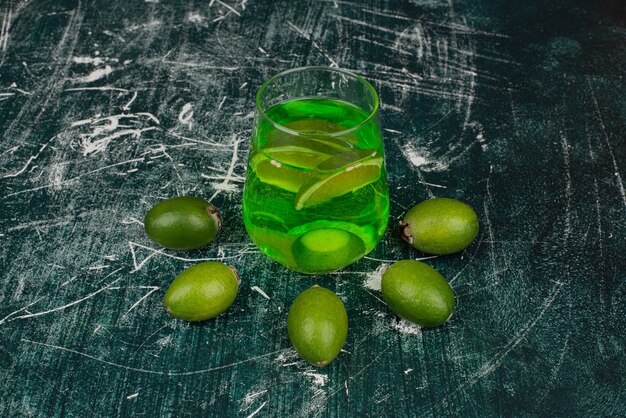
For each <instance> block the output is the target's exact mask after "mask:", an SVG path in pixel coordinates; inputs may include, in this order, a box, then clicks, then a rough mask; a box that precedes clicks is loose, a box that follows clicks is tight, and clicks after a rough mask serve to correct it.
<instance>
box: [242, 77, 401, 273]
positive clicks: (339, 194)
mask: <svg viewBox="0 0 626 418" xmlns="http://www.w3.org/2000/svg"><path fill="white" fill-rule="evenodd" d="M378 105H379V101H378V95H377V93H376V91H375V90H374V88H373V87H372V85H371V84H370V83H369V82H368V81H367V80H365V79H364V78H362V77H360V76H358V75H356V74H354V73H352V72H350V71H346V70H343V69H337V68H329V67H304V68H295V69H291V70H287V71H284V72H282V73H280V74H277V75H275V76H273V77H272V78H270V79H269V80H268V81H266V82H265V83H264V84H263V85H262V86H261V88H260V89H259V92H258V93H257V96H256V106H257V114H256V119H255V125H254V129H253V131H252V144H251V146H250V153H249V157H248V170H247V176H246V182H245V186H244V192H243V218H244V223H245V225H246V229H247V231H248V234H249V235H250V237H251V238H252V241H254V243H255V244H256V245H257V246H258V247H259V248H260V249H261V251H263V252H264V253H265V254H266V255H268V256H269V257H270V258H272V259H273V260H275V261H277V262H279V263H281V264H283V265H285V266H287V267H290V268H291V269H293V270H296V271H299V272H302V273H309V274H317V273H327V272H330V271H333V270H337V269H341V268H343V267H345V266H347V265H349V264H352V263H354V262H355V261H357V260H359V259H360V258H362V257H363V256H365V255H366V254H367V253H369V252H370V251H372V249H373V248H374V247H375V246H376V244H377V243H378V241H379V240H380V238H381V237H382V236H383V234H384V232H385V228H386V227H387V221H388V218H389V192H388V189H387V176H386V173H385V160H384V152H383V139H382V135H381V130H380V125H379V121H378Z"/></svg>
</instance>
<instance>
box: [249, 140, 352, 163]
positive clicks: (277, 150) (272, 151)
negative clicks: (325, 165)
mask: <svg viewBox="0 0 626 418" xmlns="http://www.w3.org/2000/svg"><path fill="white" fill-rule="evenodd" d="M285 135H287V134H285ZM348 147H349V145H348V144H346V143H345V142H343V141H341V140H340V139H335V138H323V139H322V138H304V137H298V136H283V137H275V139H273V140H270V141H269V142H268V143H267V144H266V145H265V146H264V147H263V148H262V149H261V150H262V151H263V153H264V154H265V155H267V156H268V157H269V158H270V159H273V160H276V161H279V162H281V163H282V164H288V165H290V166H293V167H299V168H313V167H315V166H316V165H318V164H319V163H320V162H322V161H324V160H327V159H328V158H329V157H331V156H332V155H334V154H336V153H337V152H343V151H345V150H347V149H349V148H348Z"/></svg>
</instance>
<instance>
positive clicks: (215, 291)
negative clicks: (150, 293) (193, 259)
mask: <svg viewBox="0 0 626 418" xmlns="http://www.w3.org/2000/svg"><path fill="white" fill-rule="evenodd" d="M240 282H241V279H240V278H239V274H237V270H236V269H235V268H234V267H232V266H227V265H226V264H223V263H218V262H215V261H208V262H205V263H200V264H196V265H194V266H191V267H189V268H188V269H186V270H184V271H183V272H182V273H180V274H179V275H178V276H177V277H176V279H174V281H173V282H172V284H171V285H170V287H169V288H168V289H167V292H165V299H164V300H163V305H164V306H165V310H166V311H167V312H169V314H170V315H172V316H173V317H175V318H179V319H185V320H187V321H204V320H206V319H211V318H215V317H216V316H218V315H219V314H221V313H222V312H224V311H225V310H226V309H228V308H229V307H230V305H232V304H233V302H234V301H235V297H236V296H237V290H238V288H239V283H240Z"/></svg>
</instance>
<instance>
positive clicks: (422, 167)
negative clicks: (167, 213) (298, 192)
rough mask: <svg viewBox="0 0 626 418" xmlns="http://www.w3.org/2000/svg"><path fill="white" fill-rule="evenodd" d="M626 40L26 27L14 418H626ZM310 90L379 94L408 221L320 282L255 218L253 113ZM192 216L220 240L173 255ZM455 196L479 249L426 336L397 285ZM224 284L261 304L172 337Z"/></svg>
mask: <svg viewBox="0 0 626 418" xmlns="http://www.w3.org/2000/svg"><path fill="white" fill-rule="evenodd" d="M625 21H626V10H625V6H624V2H623V1H619V0H613V1H581V0H572V1H564V0H554V1H543V2H541V1H537V0H530V1H525V2H521V3H520V2H512V1H493V0H490V1H488V0H448V1H445V0H413V1H400V0H386V1H357V0H349V1H345V0H341V1H340V0H337V1H332V0H329V1H324V0H320V1H301V0H289V1H287V0H282V1H270V0H248V1H246V0H243V1H240V0H221V1H220V0H203V1H195V2H182V1H167V0H150V1H148V0H146V1H142V0H133V1H129V0H124V1H122V0H108V1H98V2H96V1H57V0H47V1H46V0H31V1H25V0H22V1H17V0H4V1H2V2H1V3H0V22H1V23H0V28H1V30H0V244H1V245H0V292H1V293H0V301H1V304H0V358H1V360H2V367H1V368H0V382H1V383H0V399H2V402H0V415H1V416H38V417H51V416H76V417H86V416H145V417H155V416H177V417H185V416H241V417H248V416H253V415H256V416H259V417H260V416H263V417H265V416H272V417H288V416H328V417H330V416H341V417H343V416H346V417H353V416H354V417H357V416H358V417H365V416H369V417H382V416H415V417H429V416H433V417H446V416H451V417H452V416H464V417H466V416H478V417H491V416H525V417H526V416H530V417H532V416H563V417H572V416H584V417H588V416H623V413H624V408H625V403H626V399H625V396H626V395H625V393H626V387H625V378H624V376H625V375H626V367H625V362H624V335H625V326H624V325H625V315H624V296H625V294H624V293H625V292H624V289H625V288H624V283H625V279H626V273H625V272H626V263H625V258H624V250H625V249H626V240H625V231H626V196H625V191H624V189H625V185H624V180H625V177H626V99H625V97H626V96H625V94H624V92H626V85H625V84H626V83H625V81H624V74H626V22H625ZM302 65H338V66H341V67H345V68H350V69H353V70H355V71H357V72H359V73H360V74H362V75H363V76H365V77H367V78H368V79H369V80H371V81H372V83H373V84H374V85H375V86H376V88H377V89H378V91H379V92H380V95H381V101H382V107H381V116H382V125H383V127H384V129H385V130H384V131H383V132H384V136H385V145H386V158H387V166H388V172H389V183H390V190H391V198H392V209H391V211H392V219H391V221H390V225H391V227H390V228H389V230H388V232H387V234H386V235H385V237H384V239H383V240H382V241H381V243H380V244H379V245H378V246H377V248H376V249H375V250H374V252H373V253H372V254H370V255H369V256H368V258H366V259H363V260H361V261H359V262H357V263H356V264H354V265H353V266H351V267H349V268H347V269H346V270H344V271H341V272H337V273H335V274H331V275H325V276H319V277H310V276H303V275H299V274H296V273H293V272H291V271H288V270H287V269H285V268H283V267H281V266H279V265H277V264H275V263H273V262H271V261H270V260H269V259H267V258H266V257H265V256H263V255H262V254H261V253H260V252H259V251H258V250H257V249H256V247H255V246H254V245H253V244H252V243H251V241H250V239H249V238H248V237H247V235H246V232H245V229H244V227H243V222H242V219H241V190H242V186H243V180H244V176H245V171H246V160H247V150H248V143H249V137H250V130H251V127H252V125H253V120H254V94H255V92H256V90H257V88H258V87H259V86H260V84H261V83H262V81H263V80H265V79H267V78H268V77H269V76H270V75H271V74H273V73H276V72H278V71H279V70H282V69H287V68H291V67H296V66H302ZM185 194H195V195H199V196H202V197H204V198H207V199H211V200H212V201H213V202H214V203H215V204H216V205H217V206H219V207H220V209H221V212H222V215H223V219H224V227H223V230H222V231H221V233H220V235H219V238H218V240H217V241H216V242H215V243H214V244H212V245H211V246H210V247H208V248H206V249H204V250H201V251H195V252H184V253H175V252H170V251H161V250H160V249H159V248H157V247H156V246H155V245H154V244H152V243H151V242H150V241H149V240H148V239H147V237H146V236H145V234H144V232H143V228H142V226H141V220H142V219H143V216H144V214H145V213H146V211H147V210H148V209H149V208H150V207H151V206H152V205H154V204H155V203H156V202H158V201H159V200H160V199H163V198H166V197H171V196H175V195H185ZM432 196H446V197H454V198H458V199H461V200H463V201H465V202H467V203H469V204H470V205H471V206H472V207H474V209H475V210H476V212H477V213H478V215H479V219H480V222H481V231H480V233H479V236H478V238H477V240H476V241H475V242H474V244H473V245H471V246H470V247H469V248H468V249H467V250H466V251H464V252H463V253H461V254H456V255H451V256H445V257H438V258H431V259H429V260H426V262H427V263H428V264H430V265H431V266H433V267H435V268H436V269H438V270H439V271H440V272H441V273H442V274H443V275H444V276H445V277H447V278H448V279H449V280H450V281H451V282H452V285H453V287H454V289H455V291H456V294H457V298H458V310H457V312H456V314H455V315H454V317H453V318H452V320H451V321H450V322H449V323H448V324H447V325H445V326H444V327H441V328H437V329H430V330H419V329H417V328H415V327H412V326H410V324H407V323H405V322H399V321H398V320H397V318H396V317H395V316H394V315H393V314H392V313H391V312H390V311H389V310H388V309H387V308H386V306H385V305H384V304H383V303H382V302H381V297H380V294H379V290H376V288H377V274H379V273H377V271H380V270H379V268H380V266H381V264H384V263H390V262H393V261H395V260H400V259H406V258H418V257H424V255H423V254H420V253H418V252H416V251H415V250H413V249H411V248H410V247H409V246H408V245H405V244H404V243H403V242H402V241H401V240H400V239H399V237H398V235H397V232H396V231H395V228H394V227H393V225H395V224H396V223H397V221H398V218H399V217H400V216H401V215H402V213H403V212H404V211H405V209H406V208H408V207H410V206H412V205H413V204H414V203H415V202H417V201H420V200H423V199H426V198H429V197H432ZM200 259H219V260H224V261H225V262H228V263H230V264H233V265H235V266H236V267H237V268H238V269H239V271H240V273H241V276H242V280H243V284H242V287H241V290H240V293H239V296H238V298H237V300H236V301H235V304H234V305H233V307H232V308H231V309H230V310H229V311H228V312H227V313H226V314H224V315H222V316H220V317H219V318H218V319H217V320H214V321H210V322H206V323H203V324H188V323H185V322H182V321H177V320H174V319H172V318H171V317H169V316H168V315H167V314H166V313H165V311H164V309H163V308H162V305H161V301H162V298H163V295H164V292H165V289H167V286H168V284H169V283H170V282H171V280H173V278H174V277H175V276H176V275H177V274H178V273H179V272H180V271H181V270H182V269H183V268H184V267H186V266H189V265H191V264H193V263H194V261H195V260H200ZM314 283H319V284H320V285H323V286H326V287H328V288H330V289H332V290H334V291H336V292H337V293H338V294H339V296H340V297H341V298H342V299H343V301H344V303H345V305H346V308H347V310H348V315H349V321H350V322H349V323H350V329H349V335H348V340H347V343H346V346H345V347H344V348H345V352H344V353H342V354H341V355H340V356H339V358H338V359H337V360H336V361H335V362H334V363H333V364H332V365H331V366H329V367H327V368H324V369H316V370H313V369H311V368H310V367H309V366H308V365H307V364H305V363H304V362H302V361H300V360H299V359H298V358H297V355H296V354H295V352H294V350H293V349H292V348H290V344H289V340H288V337H287V322H286V315H287V310H288V308H289V305H290V304H291V302H292V301H293V299H294V298H295V297H296V295H297V294H298V293H299V292H301V291H302V290H303V289H305V288H306V287H308V286H310V285H312V284H314ZM266 296H267V297H266Z"/></svg>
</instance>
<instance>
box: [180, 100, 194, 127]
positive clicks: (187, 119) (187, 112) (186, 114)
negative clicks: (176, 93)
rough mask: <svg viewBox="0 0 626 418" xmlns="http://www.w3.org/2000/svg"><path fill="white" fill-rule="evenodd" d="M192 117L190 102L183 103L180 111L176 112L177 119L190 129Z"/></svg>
mask: <svg viewBox="0 0 626 418" xmlns="http://www.w3.org/2000/svg"><path fill="white" fill-rule="evenodd" d="M192 118H193V105H192V104H191V103H185V105H184V106H183V108H182V109H181V111H180V113H179V114H178V121H179V122H180V123H182V124H183V125H187V126H188V127H189V129H191V127H192V122H191V119H192Z"/></svg>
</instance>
